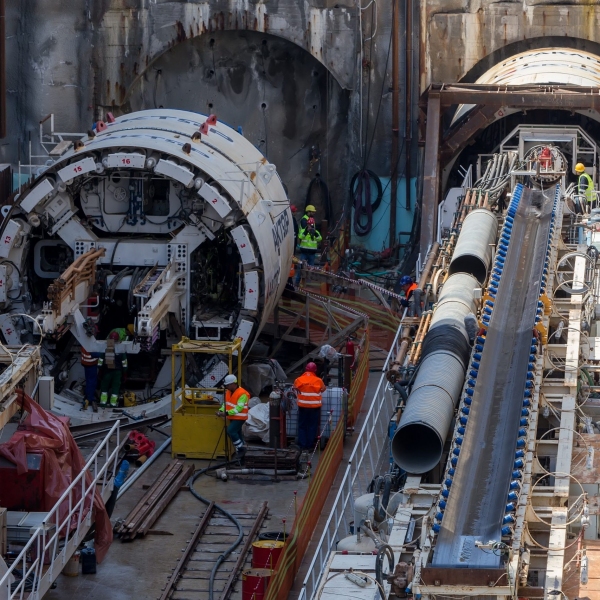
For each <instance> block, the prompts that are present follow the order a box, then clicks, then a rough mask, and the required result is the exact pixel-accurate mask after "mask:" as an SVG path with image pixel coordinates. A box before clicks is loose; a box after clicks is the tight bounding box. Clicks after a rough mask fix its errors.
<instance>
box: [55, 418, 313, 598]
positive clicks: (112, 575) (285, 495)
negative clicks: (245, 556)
mask: <svg viewBox="0 0 600 600" xmlns="http://www.w3.org/2000/svg"><path fill="white" fill-rule="evenodd" d="M166 431H168V429H167V430H166ZM155 435H156V434H155ZM163 439H164V438H163ZM156 440H157V442H158V441H159V440H160V436H157V437H156ZM170 460H171V457H170V455H169V454H168V453H165V454H163V455H162V456H161V457H160V458H159V459H157V461H156V462H155V464H154V465H152V466H151V467H150V468H149V469H148V471H147V472H146V473H144V474H143V475H142V476H141V477H140V479H139V480H138V481H137V482H136V483H135V485H134V486H132V488H131V489H130V490H129V491H128V492H127V493H126V494H125V495H124V496H123V497H122V498H121V499H120V500H119V502H118V503H117V506H116V508H115V511H114V513H113V515H112V521H113V523H114V522H115V521H116V520H117V519H118V518H123V517H125V516H127V514H128V513H129V511H130V510H131V509H132V508H133V507H134V506H135V504H136V503H137V502H138V501H139V500H140V498H141V497H142V496H143V494H144V493H145V490H144V489H143V487H142V486H143V485H144V484H151V483H152V482H153V481H154V480H155V479H156V477H158V475H159V474H160V473H161V471H162V469H163V468H164V467H165V466H166V465H167V464H168V462H169V461H170ZM189 462H193V463H194V464H195V465H196V467H197V468H200V467H204V466H207V464H208V463H207V461H189ZM313 462H314V461H313ZM308 482H309V480H303V481H281V482H278V483H271V482H265V481H261V482H240V481H234V480H230V481H228V482H222V481H220V480H216V479H215V478H214V477H211V476H208V475H205V476H202V477H201V478H200V479H199V480H198V481H197V482H196V486H195V488H196V490H197V491H198V493H199V494H201V495H202V496H204V497H205V498H208V499H210V500H214V501H215V502H217V503H218V504H222V505H223V507H224V508H226V509H227V510H229V511H230V512H232V513H234V514H249V513H256V512H257V511H258V509H259V507H260V505H261V504H262V502H263V501H264V500H267V501H268V503H269V520H267V521H265V526H264V527H263V531H280V530H281V529H282V527H283V523H282V519H286V526H285V527H286V530H287V531H289V528H290V526H291V524H292V522H293V520H294V510H295V503H294V491H297V492H298V495H297V503H298V508H299V506H300V503H301V502H302V498H303V497H304V494H305V493H306V490H307V488H308ZM204 508H205V507H204V505H203V504H202V503H201V502H199V501H198V500H197V499H196V498H194V496H192V494H191V493H189V492H188V491H180V492H179V493H178V494H177V495H176V496H175V498H174V499H173V501H172V502H171V504H170V505H169V506H168V507H167V509H166V511H165V512H164V513H163V514H162V515H161V517H160V518H159V520H158V521H157V522H156V523H155V524H154V526H153V528H152V529H153V530H157V531H161V532H168V534H167V535H147V536H146V537H145V538H140V539H137V540H135V541H133V542H128V543H123V542H121V541H120V540H119V539H115V540H114V541H113V544H112V546H111V548H110V551H109V553H108V555H107V557H106V558H105V560H104V562H103V563H102V564H101V565H98V569H97V573H96V574H95V575H81V574H80V575H79V576H78V577H66V576H64V575H60V576H59V577H58V579H57V581H56V583H57V587H56V589H54V590H51V591H50V592H49V593H48V594H47V595H46V596H45V598H46V599H47V600H67V599H72V598H82V599H83V598H85V600H131V599H132V598H135V599H136V600H155V599H157V598H158V597H159V596H160V593H161V591H162V589H163V587H164V585H165V583H166V582H167V580H168V577H169V575H170V573H171V571H172V569H173V568H174V567H175V565H176V563H177V561H178V559H179V557H180V556H181V551H182V550H183V549H184V548H185V547H186V545H187V541H188V540H189V539H190V537H191V534H192V532H193V531H194V530H195V528H196V526H197V525H198V522H199V520H200V517H201V516H202V514H203V512H204ZM169 534H172V535H169ZM236 589H237V592H236V593H234V595H232V599H234V600H235V599H236V598H241V591H240V586H239V585H238V586H237V588H236ZM200 599H201V595H198V600H200Z"/></svg>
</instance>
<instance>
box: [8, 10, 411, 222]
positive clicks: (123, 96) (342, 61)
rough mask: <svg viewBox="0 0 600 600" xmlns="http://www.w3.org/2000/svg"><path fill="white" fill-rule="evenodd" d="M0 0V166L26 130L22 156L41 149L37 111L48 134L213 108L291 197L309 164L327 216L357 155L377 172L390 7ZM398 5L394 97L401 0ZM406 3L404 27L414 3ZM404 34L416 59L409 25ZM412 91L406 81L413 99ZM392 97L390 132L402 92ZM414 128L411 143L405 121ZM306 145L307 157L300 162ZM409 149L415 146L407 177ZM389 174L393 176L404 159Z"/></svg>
mask: <svg viewBox="0 0 600 600" xmlns="http://www.w3.org/2000/svg"><path fill="white" fill-rule="evenodd" d="M7 4H8V9H7V10H8V14H7V34H8V39H7V76H8V86H7V87H8V136H7V138H6V139H5V140H4V142H3V145H1V146H0V161H2V162H13V163H15V162H16V161H17V160H18V158H19V153H18V152H17V149H18V147H20V158H21V160H22V161H24V162H27V159H28V140H29V139H30V138H31V140H32V149H33V153H34V154H38V155H39V154H42V150H41V148H40V147H39V145H38V143H37V142H38V127H39V126H38V123H39V121H40V119H42V118H43V117H44V116H46V115H47V114H49V113H54V115H55V123H56V129H57V130H58V131H67V132H77V131H79V132H82V133H84V132H85V131H87V130H88V129H89V128H90V126H91V124H92V123H93V121H95V120H97V119H98V118H104V116H105V114H106V112H107V111H109V110H110V111H112V112H114V113H115V114H121V113H123V112H126V111H129V110H138V109H143V108H152V107H154V106H161V105H162V106H164V107H172V108H186V109H191V110H198V111H201V112H215V113H216V114H217V116H218V118H220V119H222V120H223V121H225V122H227V123H229V124H230V125H233V126H236V127H237V126H238V125H240V126H241V127H242V129H243V132H244V134H245V135H246V136H247V137H248V138H249V139H250V140H251V141H252V142H253V143H254V144H256V145H257V146H258V147H259V148H260V149H261V150H263V151H264V152H265V153H266V154H267V156H268V158H269V160H271V161H272V162H273V163H275V164H276V166H277V168H278V170H279V172H280V174H281V175H282V178H283V179H284V181H285V183H286V184H287V185H288V188H289V191H290V196H291V198H292V200H293V201H294V202H296V203H298V204H302V203H303V202H304V198H305V195H306V190H307V186H308V183H309V181H310V180H311V179H312V178H313V177H314V176H315V174H316V173H320V175H321V177H322V178H323V180H324V181H325V182H326V183H327V185H328V186H329V189H330V192H331V197H332V202H333V205H334V211H333V213H334V214H333V217H334V219H337V217H338V216H339V215H340V214H341V212H342V207H343V205H344V203H347V200H348V185H349V182H350V178H351V176H352V175H353V174H354V173H355V172H356V171H357V170H358V169H359V168H361V167H362V166H363V165H365V164H366V166H367V167H368V168H370V169H371V170H372V171H374V172H375V173H377V174H378V175H380V176H382V177H389V175H390V171H391V170H392V166H391V165H390V140H391V76H390V73H391V64H392V57H391V55H390V53H389V49H390V39H391V38H390V34H391V3H384V2H382V1H381V0H378V1H377V4H376V5H375V4H372V5H370V6H369V5H368V2H367V1H366V0H364V2H363V6H368V8H367V9H366V10H364V11H360V9H359V5H358V4H357V2H356V1H355V0H338V1H335V0H306V1H305V2H304V1H303V2H298V1H297V0H264V1H263V2H258V1H254V0H227V1H226V0H210V1H205V2H199V1H194V0H192V1H165V0H70V1H69V2H68V3H65V2H62V1H60V0H22V1H21V2H18V3H7ZM399 6H400V23H401V25H400V30H401V40H400V52H399V55H400V88H401V100H402V98H403V94H404V81H405V74H404V47H405V37H404V31H405V20H404V18H405V17H404V8H403V7H404V3H402V2H400V3H399ZM414 12H415V15H414V20H415V24H416V25H417V24H418V19H419V13H418V8H417V3H416V2H415V11H414ZM361 25H362V32H363V33H362V37H364V38H369V37H370V36H371V35H373V36H374V37H373V39H372V40H366V39H365V41H364V43H362V44H361ZM211 40H214V41H213V42H212V44H211ZM263 41H264V42H266V43H264V44H263ZM414 43H415V66H416V65H418V56H417V53H418V32H415V42H414ZM414 81H415V82H416V81H418V72H417V71H416V70H415V72H414ZM417 92H418V90H417V86H416V85H415V90H414V94H413V96H414V97H413V100H416V98H417ZM210 104H212V105H213V106H212V108H211V107H210V106H209V105H210ZM263 104H265V105H266V106H265V107H263V106H262V105H263ZM400 107H401V108H400V111H401V115H400V122H401V131H400V136H401V137H403V136H404V121H405V116H404V115H405V113H404V103H403V102H402V101H401V103H400ZM415 114H416V111H415ZM48 125H49V123H46V128H47V127H48ZM414 133H415V135H414V136H413V138H414V140H413V143H415V142H416V128H414ZM312 147H316V148H317V149H318V153H319V157H320V160H318V161H316V162H313V163H311V160H310V157H311V154H310V152H311V148H312ZM416 154H417V153H416V147H415V152H414V153H413V162H414V167H413V176H414V173H415V169H416V158H415V157H416ZM365 157H367V159H366V160H365ZM38 162H39V159H38ZM398 171H399V174H400V175H402V172H403V159H401V161H400V163H399V168H398Z"/></svg>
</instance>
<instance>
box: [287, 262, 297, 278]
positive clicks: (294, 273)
mask: <svg viewBox="0 0 600 600" xmlns="http://www.w3.org/2000/svg"><path fill="white" fill-rule="evenodd" d="M294 275H296V267H295V266H294V263H292V266H291V267H290V274H289V275H288V277H294Z"/></svg>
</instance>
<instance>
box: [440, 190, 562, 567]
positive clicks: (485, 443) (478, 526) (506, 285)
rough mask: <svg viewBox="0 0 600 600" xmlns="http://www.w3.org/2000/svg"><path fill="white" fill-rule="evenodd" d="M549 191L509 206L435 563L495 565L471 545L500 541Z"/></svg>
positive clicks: (497, 559) (549, 206)
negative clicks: (505, 242) (506, 237)
mask: <svg viewBox="0 0 600 600" xmlns="http://www.w3.org/2000/svg"><path fill="white" fill-rule="evenodd" d="M553 200H554V190H552V191H547V192H546V193H545V194H544V193H542V192H541V191H535V190H529V189H525V190H524V193H523V197H522V199H521V202H520V204H519V208H518V210H517V213H516V216H515V219H514V225H513V230H512V236H511V242H510V245H509V248H508V252H507V256H506V261H505V264H504V269H503V273H502V278H501V281H500V284H499V287H498V293H497V295H496V299H495V303H494V311H493V316H492V320H491V322H490V327H489V328H488V331H487V336H486V340H485V347H484V351H483V353H482V356H481V361H480V366H479V375H478V379H477V385H476V386H475V388H474V395H473V400H472V405H471V410H470V414H469V424H468V427H467V428H466V431H465V435H464V440H463V444H462V447H461V451H460V460H459V462H458V465H457V468H456V474H455V476H454V479H453V482H452V489H451V491H450V496H449V498H448V504H447V507H446V511H445V515H444V520H443V524H442V528H441V531H440V533H439V536H438V541H437V545H436V547H435V553H434V557H433V564H434V565H435V566H437V567H480V568H483V567H487V568H494V567H498V566H500V556H499V555H497V554H495V553H493V552H492V551H491V550H483V549H479V548H477V547H476V546H475V542H477V541H480V542H482V543H484V544H487V543H488V542H489V541H491V540H494V541H500V539H501V529H502V518H503V515H504V509H505V505H506V503H507V495H508V491H509V485H510V481H511V473H512V471H513V463H514V460H515V448H516V443H517V438H518V430H519V421H520V418H521V409H522V402H523V389H524V387H525V381H526V378H527V370H528V362H529V360H528V358H529V354H530V347H531V338H532V326H533V323H534V320H535V316H536V309H537V303H538V298H539V289H540V279H541V276H542V271H543V266H544V260H545V255H546V249H547V244H548V237H549V234H550V219H551V213H552V205H553Z"/></svg>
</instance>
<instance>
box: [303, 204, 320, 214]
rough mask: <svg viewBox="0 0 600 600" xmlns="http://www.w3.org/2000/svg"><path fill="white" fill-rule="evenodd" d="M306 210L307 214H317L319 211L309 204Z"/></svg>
mask: <svg viewBox="0 0 600 600" xmlns="http://www.w3.org/2000/svg"><path fill="white" fill-rule="evenodd" d="M304 210H305V212H317V209H316V208H315V207H314V206H313V205H312V204H309V205H308V206H307V207H306V208H305V209H304Z"/></svg>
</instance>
